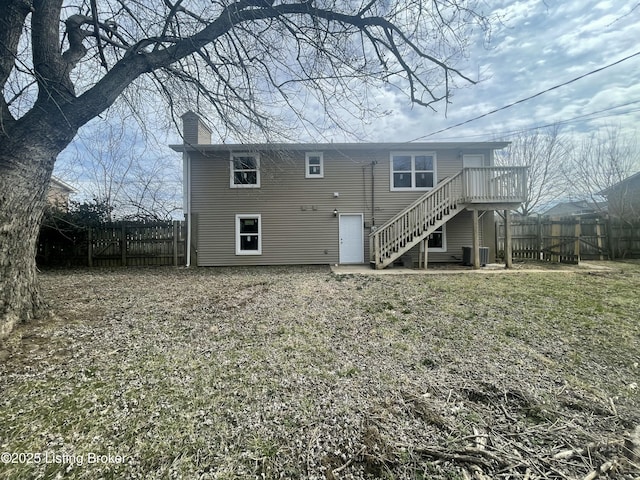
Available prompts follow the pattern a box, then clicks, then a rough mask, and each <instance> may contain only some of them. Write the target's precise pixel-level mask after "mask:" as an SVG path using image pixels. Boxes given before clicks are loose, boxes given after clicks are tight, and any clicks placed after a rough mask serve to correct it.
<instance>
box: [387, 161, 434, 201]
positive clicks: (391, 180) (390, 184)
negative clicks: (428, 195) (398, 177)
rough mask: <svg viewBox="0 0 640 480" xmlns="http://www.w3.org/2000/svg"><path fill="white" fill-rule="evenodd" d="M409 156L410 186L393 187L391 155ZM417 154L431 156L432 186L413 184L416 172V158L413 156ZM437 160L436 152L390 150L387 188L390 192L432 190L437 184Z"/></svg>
mask: <svg viewBox="0 0 640 480" xmlns="http://www.w3.org/2000/svg"><path fill="white" fill-rule="evenodd" d="M396 155H397V156H400V155H404V156H408V155H410V156H411V187H394V186H393V157H394V156H396ZM417 155H425V156H427V155H428V156H431V157H433V186H431V187H416V186H415V172H416V163H415V162H416V160H415V157H416V156H417ZM437 166H438V161H437V157H436V152H419V151H408V152H402V151H400V152H391V153H390V154H389V190H390V191H392V192H415V191H420V192H426V191H428V190H432V189H433V188H434V187H435V186H436V185H437V184H438V172H437Z"/></svg>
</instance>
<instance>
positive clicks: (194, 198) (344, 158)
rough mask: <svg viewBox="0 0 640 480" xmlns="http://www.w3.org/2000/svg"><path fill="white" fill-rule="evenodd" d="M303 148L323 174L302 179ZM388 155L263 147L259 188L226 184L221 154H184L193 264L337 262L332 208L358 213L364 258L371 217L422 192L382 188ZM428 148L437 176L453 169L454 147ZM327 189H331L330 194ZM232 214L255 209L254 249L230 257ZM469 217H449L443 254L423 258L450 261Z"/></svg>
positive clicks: (225, 157) (467, 235) (386, 184)
mask: <svg viewBox="0 0 640 480" xmlns="http://www.w3.org/2000/svg"><path fill="white" fill-rule="evenodd" d="M407 150H411V151H416V150H419V151H434V150H433V149H430V148H429V147H428V146H426V147H423V146H419V147H417V146H416V145H408V146H407ZM234 151H236V152H239V151H241V150H237V149H236V150H234ZM305 151H322V152H323V154H324V178H305ZM393 151H394V152H395V151H399V149H397V148H395V149H393ZM390 153H391V150H380V149H366V148H364V147H363V149H362V150H349V151H342V152H341V151H337V150H335V149H318V148H317V146H310V148H309V149H308V150H298V151H293V152H286V153H280V154H276V153H274V152H264V151H263V152H260V174H261V181H260V183H261V187H260V188H230V186H229V178H230V172H229V160H230V153H229V152H224V151H222V152H220V151H216V152H205V153H195V152H191V153H189V155H190V157H191V172H192V178H191V191H192V195H191V212H192V213H193V215H194V218H197V223H194V230H195V231H194V232H192V233H193V234H194V236H195V237H196V238H195V239H194V242H193V243H194V244H197V264H198V265H201V266H225V265H278V264H329V263H338V262H339V233H338V227H339V217H337V216H336V217H334V215H333V211H334V209H337V210H338V212H339V213H341V214H348V213H352V214H363V215H364V224H365V228H364V246H363V248H364V261H365V262H368V260H369V245H368V235H369V233H370V232H371V225H372V223H373V222H375V225H378V226H380V225H382V224H383V223H384V222H385V221H387V220H388V219H389V218H391V217H392V216H393V215H395V214H396V213H398V212H399V211H400V210H402V209H403V208H405V207H406V206H407V205H408V204H410V203H411V202H413V201H414V200H415V199H417V198H418V197H420V196H421V195H423V194H424V191H409V192H392V191H390V178H391V174H390V162H389V158H390ZM435 153H436V162H437V163H436V171H437V178H438V181H441V180H442V179H444V178H446V177H449V176H452V175H455V174H456V173H457V172H458V171H460V169H461V168H462V152H461V151H460V149H447V150H440V151H435ZM464 153H482V154H485V156H486V157H487V158H490V157H489V155H490V151H489V150H484V151H483V150H465V152H464ZM374 160H375V161H376V162H377V164H376V165H375V166H374V167H373V169H374V177H375V181H374V188H375V199H374V200H373V202H372V197H371V168H372V167H371V163H372V161H374ZM334 192H337V193H338V194H339V196H338V197H337V198H335V197H334ZM372 203H373V204H374V206H375V211H372ZM236 214H260V215H261V222H262V225H261V227H262V255H236V250H235V242H236V239H235V235H236V232H235V216H236ZM372 214H373V215H372ZM486 216H491V215H489V214H487V215H486ZM470 220H471V215H470V213H469V212H463V213H461V214H459V215H458V216H456V217H454V218H453V219H452V220H451V221H449V223H448V224H447V231H446V237H447V247H448V248H447V252H443V253H436V252H430V253H429V261H430V262H434V261H452V260H453V259H452V256H457V257H459V256H460V255H461V249H462V246H467V245H470V242H471V221H470ZM484 223H485V222H483V224H484ZM490 236H491V237H492V236H493V235H492V234H491V235H490ZM484 243H486V242H483V244H484ZM416 261H417V253H416Z"/></svg>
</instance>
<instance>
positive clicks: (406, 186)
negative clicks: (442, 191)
mask: <svg viewBox="0 0 640 480" xmlns="http://www.w3.org/2000/svg"><path fill="white" fill-rule="evenodd" d="M390 164H391V179H390V184H391V191H402V190H429V189H431V188H433V185H434V181H435V177H436V155H435V153H428V152H414V153H412V152H402V153H392V154H391V159H390Z"/></svg>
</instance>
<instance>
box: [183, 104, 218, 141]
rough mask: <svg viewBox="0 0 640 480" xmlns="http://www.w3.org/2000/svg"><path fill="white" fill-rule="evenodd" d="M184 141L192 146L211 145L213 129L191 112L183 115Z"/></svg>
mask: <svg viewBox="0 0 640 480" xmlns="http://www.w3.org/2000/svg"><path fill="white" fill-rule="evenodd" d="M181 118H182V135H183V139H182V141H183V142H184V143H185V144H191V145H209V144H210V143H211V129H210V128H209V127H208V126H207V125H205V123H204V122H203V121H202V119H201V118H200V116H199V115H198V114H196V113H194V112H192V111H191V110H189V111H188V112H187V113H185V114H184V115H182V117H181Z"/></svg>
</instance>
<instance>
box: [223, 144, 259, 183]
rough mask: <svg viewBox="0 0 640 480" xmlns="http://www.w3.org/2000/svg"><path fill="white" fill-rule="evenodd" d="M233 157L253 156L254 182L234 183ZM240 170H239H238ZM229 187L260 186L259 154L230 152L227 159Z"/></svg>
mask: <svg viewBox="0 0 640 480" xmlns="http://www.w3.org/2000/svg"><path fill="white" fill-rule="evenodd" d="M234 157H253V158H255V160H256V183H241V184H237V183H234V179H235V172H236V170H235V168H234V166H233V159H234ZM238 171H241V170H238ZM229 187H230V188H260V154H259V153H252V152H232V153H231V157H230V159H229Z"/></svg>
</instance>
